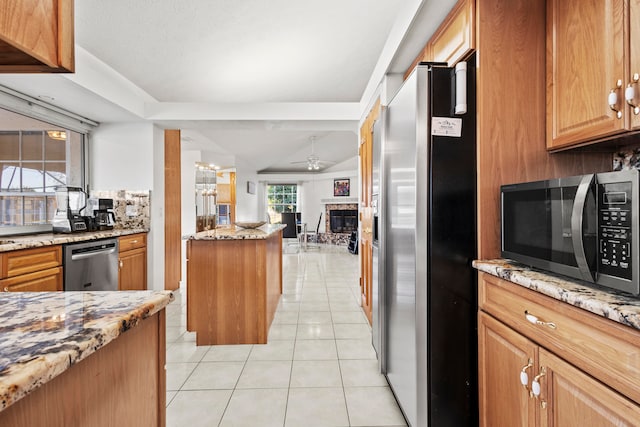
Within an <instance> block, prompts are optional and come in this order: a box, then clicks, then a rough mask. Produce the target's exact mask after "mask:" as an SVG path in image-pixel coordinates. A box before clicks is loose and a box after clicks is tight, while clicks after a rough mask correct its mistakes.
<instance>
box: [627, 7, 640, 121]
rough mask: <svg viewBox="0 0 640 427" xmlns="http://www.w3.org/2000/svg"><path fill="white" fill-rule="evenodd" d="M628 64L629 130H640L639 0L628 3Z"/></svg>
mask: <svg viewBox="0 0 640 427" xmlns="http://www.w3.org/2000/svg"><path fill="white" fill-rule="evenodd" d="M629 34H630V35H631V37H630V45H629V52H630V55H629V62H630V73H629V83H628V84H627V86H630V87H632V88H633V95H634V96H633V100H632V101H631V103H632V104H633V106H630V107H629V109H630V110H631V129H640V0H630V1H629Z"/></svg>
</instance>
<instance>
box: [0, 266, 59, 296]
mask: <svg viewBox="0 0 640 427" xmlns="http://www.w3.org/2000/svg"><path fill="white" fill-rule="evenodd" d="M0 289H2V291H3V292H53V291H61V290H62V267H55V268H49V269H47V270H42V271H36V272H35V273H28V274H23V275H22V276H15V277H10V278H8V279H3V280H0Z"/></svg>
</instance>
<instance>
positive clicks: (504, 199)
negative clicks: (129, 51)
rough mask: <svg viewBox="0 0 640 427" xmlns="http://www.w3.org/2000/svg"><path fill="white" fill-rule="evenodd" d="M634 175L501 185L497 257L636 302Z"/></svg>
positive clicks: (639, 291)
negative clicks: (619, 292)
mask: <svg viewBox="0 0 640 427" xmlns="http://www.w3.org/2000/svg"><path fill="white" fill-rule="evenodd" d="M638 177H639V172H638V170H636V169H633V170H625V171H619V172H606V173H598V174H589V175H581V176H572V177H567V178H558V179H551V180H546V181H536V182H526V183H519V184H511V185H503V186H502V187H500V193H501V219H502V221H501V223H502V224H501V225H502V227H501V228H502V234H501V238H502V257H503V258H509V259H512V260H515V261H518V262H521V263H523V264H526V265H530V266H532V267H537V268H540V269H543V270H548V271H552V272H555V273H559V274H563V275H566V276H570V277H574V278H577V279H580V280H585V281H587V282H591V283H596V284H598V285H602V286H606V287H609V288H614V289H619V290H622V291H625V292H629V293H632V294H635V295H638V294H640V286H639V277H638V270H639V268H640V265H639V264H640V258H639V254H640V251H639V250H638V248H639V243H640V242H639V241H638V240H639V236H638V230H639V228H638V207H639V200H640V199H639V197H638V184H639V180H638Z"/></svg>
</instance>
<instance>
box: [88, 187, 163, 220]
mask: <svg viewBox="0 0 640 427" xmlns="http://www.w3.org/2000/svg"><path fill="white" fill-rule="evenodd" d="M89 197H102V198H104V199H113V210H114V213H115V215H116V225H115V227H114V228H115V229H118V230H119V229H131V228H144V229H147V230H148V229H150V228H151V191H150V190H141V191H131V190H106V191H104V190H91V191H90V192H89Z"/></svg>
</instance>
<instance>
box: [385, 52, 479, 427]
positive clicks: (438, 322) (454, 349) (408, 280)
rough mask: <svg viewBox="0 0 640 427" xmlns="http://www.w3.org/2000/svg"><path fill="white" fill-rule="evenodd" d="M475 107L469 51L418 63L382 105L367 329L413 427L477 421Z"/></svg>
mask: <svg viewBox="0 0 640 427" xmlns="http://www.w3.org/2000/svg"><path fill="white" fill-rule="evenodd" d="M475 104H476V100H475V57H472V58H471V59H469V60H468V61H466V63H463V64H459V65H458V66H457V67H456V68H449V67H446V66H442V65H438V64H428V63H423V64H420V65H419V66H417V67H416V69H415V70H414V71H413V73H412V74H411V75H410V76H409V77H408V78H407V79H406V80H405V82H404V83H403V85H402V87H401V88H400V89H399V90H398V93H397V94H396V95H395V96H394V98H393V99H392V100H391V101H390V102H389V105H388V107H387V108H386V109H385V110H384V120H383V124H384V129H383V131H382V141H381V153H382V155H381V156H380V157H381V158H380V191H379V200H378V202H379V205H378V217H379V218H378V227H379V230H378V234H379V254H378V262H379V264H380V267H379V268H380V269H379V271H380V273H381V276H380V277H379V280H378V287H379V288H378V290H377V291H378V296H379V301H378V304H377V307H375V309H376V310H377V311H376V313H375V314H374V319H375V322H374V325H373V328H374V337H377V338H376V339H377V340H378V342H377V343H376V345H377V349H378V356H379V357H380V360H381V369H382V372H383V373H384V374H385V375H386V377H387V380H388V382H389V385H390V387H391V389H392V391H393V393H394V395H395V396H396V399H397V400H398V403H399V404H400V407H401V409H402V411H403V413H404V415H405V418H406V419H407V421H408V422H409V424H410V425H411V426H414V427H418V426H420V427H423V426H434V427H446V426H455V427H459V426H473V425H477V424H478V398H477V396H478V387H477V384H478V380H477V377H478V374H477V317H476V316H477V291H476V289H477V287H476V274H475V271H474V269H473V268H472V267H471V262H472V260H473V259H474V258H475V256H476V247H477V245H476V143H475V141H476V113H475ZM376 329H377V330H376Z"/></svg>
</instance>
